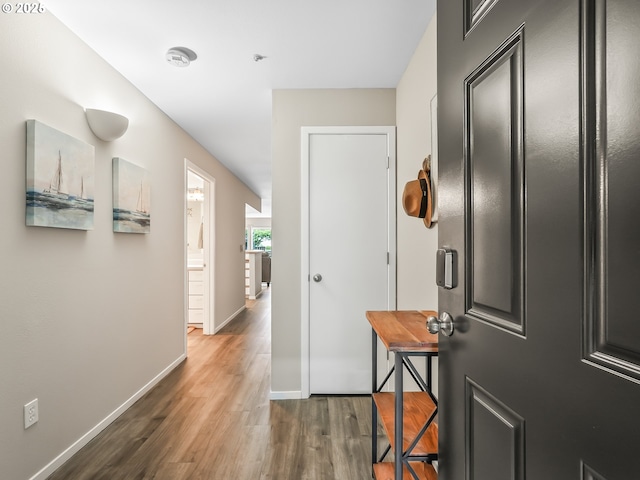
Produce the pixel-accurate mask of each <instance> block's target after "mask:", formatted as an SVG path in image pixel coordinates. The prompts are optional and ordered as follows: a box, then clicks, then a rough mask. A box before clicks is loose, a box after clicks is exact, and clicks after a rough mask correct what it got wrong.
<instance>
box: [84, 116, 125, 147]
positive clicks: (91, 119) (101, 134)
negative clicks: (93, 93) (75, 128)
mask: <svg viewBox="0 0 640 480" xmlns="http://www.w3.org/2000/svg"><path fill="white" fill-rule="evenodd" d="M85 114H86V115H87V123H88V124H89V127H90V128H91V131H92V132H93V133H94V134H95V136H96V137H98V138H99V139H100V140H104V141H105V142H111V141H112V140H115V139H116V138H120V137H121V136H122V135H124V132H126V131H127V128H128V127H129V119H128V118H127V117H124V116H122V115H119V114H117V113H113V112H106V111H104V110H95V109H93V108H87V109H85Z"/></svg>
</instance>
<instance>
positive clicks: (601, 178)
mask: <svg viewBox="0 0 640 480" xmlns="http://www.w3.org/2000/svg"><path fill="white" fill-rule="evenodd" d="M582 12H583V14H582V15H583V18H582V22H583V39H582V50H583V52H582V54H583V59H584V66H583V69H584V70H583V75H584V77H585V81H584V86H585V87H584V88H585V92H584V97H583V108H584V111H585V112H586V113H587V115H586V116H585V117H584V118H583V123H584V125H583V129H584V131H585V143H584V158H585V161H584V165H585V179H586V180H585V186H586V191H585V212H586V215H585V238H586V242H585V251H586V252H587V255H586V259H585V270H586V272H585V298H586V305H585V311H586V313H587V315H586V316H585V358H586V359H587V361H589V362H590V363H593V364H596V365H598V366H600V367H604V368H606V369H607V370H610V371H612V372H615V373H617V374H621V375H624V376H628V377H630V378H632V379H635V380H636V381H639V380H640V341H638V339H640V322H638V321H637V319H636V315H630V314H629V313H630V312H638V311H639V310H640V296H638V294H637V286H638V285H640V248H638V233H640V232H639V230H640V229H639V228H637V227H636V225H637V224H638V218H640V202H638V201H629V199H637V193H636V192H637V191H638V181H637V180H638V178H640V162H638V161H637V159H638V158H640V109H639V108H635V105H637V102H638V98H640V83H639V82H638V77H637V73H638V72H640V60H639V59H638V56H637V55H629V54H628V52H630V51H634V49H635V50H636V51H637V50H638V40H637V39H638V38H640V25H638V24H637V22H635V21H633V20H632V19H634V18H638V16H640V4H638V2H605V1H604V0H583V9H582ZM614 46H615V48H614ZM634 72H635V73H634Z"/></svg>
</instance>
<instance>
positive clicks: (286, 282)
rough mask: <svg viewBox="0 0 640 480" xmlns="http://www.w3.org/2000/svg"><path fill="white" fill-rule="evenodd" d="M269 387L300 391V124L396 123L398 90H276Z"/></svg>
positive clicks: (274, 99)
mask: <svg viewBox="0 0 640 480" xmlns="http://www.w3.org/2000/svg"><path fill="white" fill-rule="evenodd" d="M272 105H273V124H272V175H273V213H272V257H273V264H272V272H271V279H272V280H273V283H272V291H271V315H272V320H271V330H272V333H271V337H272V344H271V390H272V391H273V392H278V393H279V394H282V395H284V396H287V395H289V394H292V395H295V392H298V393H299V392H300V391H301V357H300V355H301V338H300V326H301V319H300V308H301V306H300V295H301V285H300V268H301V265H300V255H301V250H300V249H301V245H300V241H301V239H300V229H301V216H300V215H301V212H300V149H301V146H300V135H301V133H300V127H302V126H343V125H365V126H368V125H378V126H382V125H395V123H396V118H395V110H396V102H395V90H394V89H354V90H351V89H346V90H275V91H274V92H273V103H272Z"/></svg>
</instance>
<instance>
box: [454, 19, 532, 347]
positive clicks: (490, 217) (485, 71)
mask: <svg viewBox="0 0 640 480" xmlns="http://www.w3.org/2000/svg"><path fill="white" fill-rule="evenodd" d="M523 38H524V37H523V33H522V31H521V30H519V31H518V32H516V33H515V34H514V35H513V36H512V37H511V38H509V39H508V40H507V41H506V42H505V43H504V44H503V45H502V46H500V48H498V49H497V50H496V51H495V52H494V53H493V54H492V55H491V56H490V57H489V58H487V59H486V60H485V61H484V62H483V63H482V64H481V65H480V66H479V67H478V68H477V69H476V70H475V71H474V72H473V73H472V74H471V75H470V76H469V77H468V78H467V79H466V81H465V114H466V115H465V132H464V133H465V147H466V148H465V176H466V181H465V190H466V192H465V193H466V195H465V197H466V202H467V208H466V209H465V210H466V215H465V216H466V237H467V239H466V242H465V244H466V273H465V278H466V280H467V285H466V286H467V314H468V315H469V316H471V317H473V318H476V319H478V320H481V321H484V322H488V323H490V324H492V325H495V326H497V327H500V328H505V329H507V330H510V331H513V332H516V333H519V334H521V335H524V334H525V310H524V308H525V300H524V296H525V281H524V261H525V250H524V219H525V210H524V206H525V200H524V173H523V169H524V159H523V145H522V141H523V135H522V125H523V112H524V109H523V96H522V76H523V62H522V57H523V53H522V51H523Z"/></svg>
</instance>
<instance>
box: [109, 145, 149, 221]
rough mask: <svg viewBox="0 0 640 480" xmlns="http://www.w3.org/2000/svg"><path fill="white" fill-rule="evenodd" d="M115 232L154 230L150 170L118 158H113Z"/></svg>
mask: <svg viewBox="0 0 640 480" xmlns="http://www.w3.org/2000/svg"><path fill="white" fill-rule="evenodd" d="M113 231H114V232H123V233H149V232H150V231H151V185H150V179H149V172H147V170H145V169H144V168H142V167H139V166H138V165H134V164H133V163H131V162H128V161H126V160H125V159H123V158H117V157H116V158H114V159H113Z"/></svg>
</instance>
